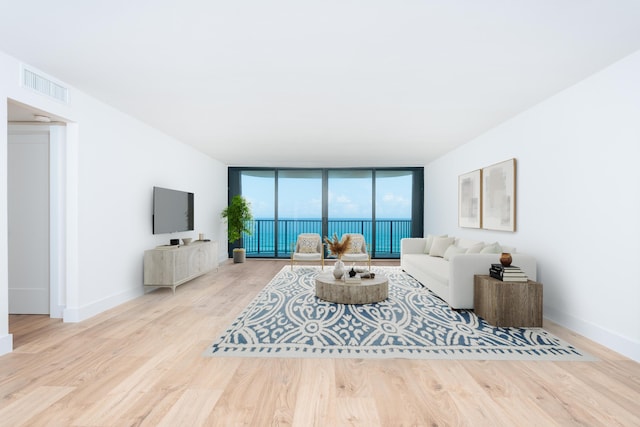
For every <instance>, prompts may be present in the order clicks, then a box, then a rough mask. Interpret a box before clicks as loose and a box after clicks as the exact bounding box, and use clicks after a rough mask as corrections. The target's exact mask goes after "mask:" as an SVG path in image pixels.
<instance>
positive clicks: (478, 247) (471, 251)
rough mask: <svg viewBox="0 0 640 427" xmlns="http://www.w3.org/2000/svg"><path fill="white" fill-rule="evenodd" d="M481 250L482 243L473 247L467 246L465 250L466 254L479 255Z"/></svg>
mask: <svg viewBox="0 0 640 427" xmlns="http://www.w3.org/2000/svg"><path fill="white" fill-rule="evenodd" d="M482 248H484V243H482V242H480V243H477V244H475V245H473V246H469V247H468V248H467V253H468V254H479V253H480V251H481V250H482Z"/></svg>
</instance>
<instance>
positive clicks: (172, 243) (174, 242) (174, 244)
mask: <svg viewBox="0 0 640 427" xmlns="http://www.w3.org/2000/svg"><path fill="white" fill-rule="evenodd" d="M169 243H170V244H171V246H178V245H179V244H180V239H171V240H169Z"/></svg>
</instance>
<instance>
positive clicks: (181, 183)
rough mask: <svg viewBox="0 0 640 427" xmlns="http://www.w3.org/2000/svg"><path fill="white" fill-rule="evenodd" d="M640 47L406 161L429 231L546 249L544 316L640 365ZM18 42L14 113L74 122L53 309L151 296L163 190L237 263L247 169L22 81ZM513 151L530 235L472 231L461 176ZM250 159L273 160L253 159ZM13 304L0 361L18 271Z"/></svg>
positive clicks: (8, 106)
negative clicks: (175, 195) (232, 203)
mask: <svg viewBox="0 0 640 427" xmlns="http://www.w3.org/2000/svg"><path fill="white" fill-rule="evenodd" d="M630 31H631V30H630ZM629 39H630V40H631V42H630V43H629V44H628V45H626V46H624V47H623V48H621V49H620V51H619V53H618V57H617V58H616V59H615V60H613V61H611V62H610V63H607V64H603V65H602V66H600V67H598V68H595V69H592V70H590V72H588V73H587V74H585V75H583V76H581V77H579V78H576V79H575V80H573V81H567V82H566V85H565V86H564V88H563V89H562V90H559V91H557V92H554V93H553V94H550V96H548V97H546V99H544V100H541V101H540V102H536V103H534V105H529V106H527V107H526V108H523V109H522V110H521V111H520V112H519V113H518V114H516V115H514V116H513V117H510V118H508V119H507V120H505V121H502V122H499V123H494V124H493V125H492V126H490V127H487V128H486V129H483V130H482V131H478V132H476V133H474V134H470V135H469V138H468V139H467V140H466V141H464V143H461V144H458V145H456V146H455V147H454V148H453V149H451V150H448V151H443V152H442V153H440V154H438V155H436V156H434V157H433V158H431V159H429V160H428V161H426V162H424V163H419V162H418V163H416V162H415V161H414V160H413V159H414V158H416V157H418V156H417V153H419V152H420V150H421V148H420V145H419V144H418V143H415V144H414V148H412V150H411V151H408V152H407V153H406V157H407V158H410V159H411V162H412V164H411V165H412V166H424V172H425V177H424V189H425V190H424V200H425V218H424V230H425V234H426V233H449V234H452V235H456V236H462V237H467V238H470V239H476V240H482V241H485V242H493V241H499V242H501V243H504V244H508V245H510V246H514V247H516V248H517V250H518V251H522V252H526V253H529V254H533V255H534V256H535V257H536V259H537V265H538V276H537V279H538V281H540V282H541V283H543V284H544V315H545V318H547V319H549V320H551V321H553V322H556V323H557V324H559V325H561V326H563V327H565V328H567V329H569V330H571V331H575V332H576V333H578V334H580V335H582V336H584V337H586V338H588V339H591V340H593V341H595V342H597V343H599V344H601V345H604V346H606V347H608V348H609V349H612V350H613V351H615V352H617V353H620V354H621V355H624V356H626V357H628V358H630V359H632V360H635V361H640V311H639V310H637V307H636V305H637V302H638V301H640V286H638V285H637V282H638V280H637V279H633V277H634V276H633V273H632V272H631V271H630V267H631V266H633V265H635V261H636V260H637V259H639V258H640V248H639V247H638V245H637V244H636V243H635V241H636V240H637V237H638V236H640V225H639V223H638V221H637V212H638V211H639V209H640V196H639V194H640V193H639V192H638V191H637V189H635V188H634V187H633V185H634V184H635V183H637V182H640V168H638V167H637V166H636V164H635V163H636V153H637V147H638V139H639V137H640V120H638V119H637V118H638V116H639V115H640V80H639V79H638V77H637V76H638V75H640V51H638V48H640V39H639V38H638V34H637V31H636V32H634V33H632V35H630V36H629ZM551 42H552V41H550V43H551ZM4 44H5V43H4V42H3V43H0V49H2V50H3V51H2V52H0V99H1V100H2V102H0V116H1V117H9V116H10V112H11V111H12V110H13V111H24V110H26V111H29V112H31V113H34V112H37V113H39V114H41V115H46V116H48V117H51V118H52V121H53V122H63V123H64V128H65V130H64V136H63V137H62V138H63V141H64V144H62V145H63V147H61V152H60V153H61V154H60V155H61V158H63V159H64V173H63V175H64V180H61V181H60V189H61V191H62V192H63V193H64V195H65V196H64V199H63V200H64V209H63V210H62V211H63V213H62V218H61V220H60V225H59V228H58V229H57V230H56V232H57V233H58V235H59V236H62V237H61V239H60V241H61V242H62V243H61V246H60V247H61V248H62V250H61V253H60V254H59V258H58V259H57V265H58V267H59V269H58V270H59V272H60V273H59V276H60V290H59V291H58V292H57V294H56V298H55V300H54V301H53V302H52V315H53V314H54V313H57V317H60V318H62V319H63V320H64V321H65V322H82V321H85V320H87V319H90V318H92V317H93V316H95V315H97V314H100V313H103V312H105V311H106V310H109V309H112V308H114V307H118V306H119V305H121V304H123V303H125V302H128V301H131V300H133V299H135V298H137V297H139V296H141V295H143V293H144V290H143V287H142V263H141V259H142V254H143V253H144V251H145V250H147V249H149V248H153V247H155V246H158V245H162V244H166V243H167V240H168V237H167V236H164V235H153V234H152V232H151V225H150V209H151V208H150V206H151V197H152V193H151V191H152V188H153V187H154V186H161V187H167V188H177V189H185V190H188V191H191V192H193V193H194V194H195V195H196V198H197V201H196V205H195V209H196V210H195V230H196V231H195V233H203V234H204V235H205V236H206V237H207V238H209V239H211V240H213V241H216V242H218V245H219V246H218V253H219V254H220V261H224V260H226V254H227V242H226V240H225V236H226V233H225V228H224V227H225V226H224V223H223V222H222V221H221V220H220V212H221V211H222V210H223V209H224V207H225V206H226V204H227V168H228V166H234V164H230V163H228V162H225V161H222V160H217V158H216V156H215V155H211V154H209V153H206V152H204V151H202V150H200V149H198V148H196V147H194V146H193V145H188V144H186V143H184V142H182V141H180V140H179V139H177V138H175V137H172V136H169V135H168V134H167V133H166V132H163V131H161V130H159V129H157V128H155V127H153V126H151V125H149V124H147V123H145V122H143V121H141V120H139V119H137V118H136V117H135V115H134V114H133V112H132V111H129V112H124V111H120V110H118V109H117V108H115V107H113V106H112V105H110V102H109V100H108V99H99V98H97V97H95V96H93V95H89V94H88V93H85V92H84V91H83V90H81V89H80V86H78V87H75V86H74V85H72V84H69V83H67V82H65V81H64V79H61V78H59V77H58V76H57V75H56V74H55V72H54V71H55V70H43V71H45V72H46V73H43V74H44V75H46V76H50V77H51V78H52V79H55V81H57V82H60V83H62V84H64V86H65V87H67V88H68V90H69V99H70V100H71V102H70V103H67V104H65V103H61V102H59V101H57V100H53V99H50V98H48V97H46V96H42V95H41V94H40V93H37V92H35V91H33V90H29V89H26V88H24V87H23V86H22V85H21V83H20V81H19V76H20V75H21V73H22V70H23V69H24V67H25V66H27V67H31V68H32V69H33V70H36V71H38V70H39V68H38V67H36V66H35V65H33V64H30V63H29V62H28V61H27V60H26V59H24V58H21V57H20V55H19V54H17V53H13V54H9V53H4V49H5V46H4ZM40 68H43V67H40ZM79 73H82V70H79ZM78 82H79V84H82V83H83V80H82V79H78ZM490 96H491V94H487V97H490ZM5 100H6V101H7V102H5ZM203 114H205V116H206V111H203ZM208 119H209V117H205V118H198V119H197V120H208ZM470 119H471V118H470ZM194 120H195V119H194ZM359 124H361V123H359ZM8 132H9V126H8V120H3V121H2V124H1V125H0V164H2V165H3V167H2V169H3V170H6V167H5V165H6V164H7V161H8V159H7V148H6V147H7V144H8V142H7V134H8ZM224 143H225V142H224V139H220V140H216V142H215V144H213V145H212V147H210V148H209V149H210V150H212V151H213V152H215V150H216V146H218V145H223V144H224ZM274 144H275V143H274ZM315 147H316V146H315V145H314V146H311V147H307V148H305V150H304V151H300V150H299V151H298V152H297V153H292V152H290V151H286V152H283V159H285V160H283V161H282V164H280V165H279V166H288V165H290V164H287V162H286V161H287V160H288V159H291V158H293V159H300V160H299V161H300V164H297V165H296V166H305V165H306V164H307V162H308V160H307V158H308V155H309V154H308V153H309V152H310V151H312V150H315V149H316V148H315ZM363 149H366V144H364V148H363V145H357V146H356V148H354V149H353V151H351V148H349V147H345V149H344V152H340V153H339V154H338V155H337V156H333V154H331V157H330V158H331V159H334V158H335V157H337V159H335V164H336V165H338V166H345V165H349V160H348V159H349V158H350V157H353V155H354V153H359V152H362V151H363ZM220 150H221V152H224V150H228V148H224V149H223V148H222V147H221V148H220ZM278 150H281V147H279V146H278V145H277V144H275V145H274V151H278ZM283 151H284V150H283ZM509 158H515V159H517V229H516V232H514V233H505V232H496V231H488V230H474V229H462V228H459V227H458V223H457V219H458V198H457V197H458V187H457V186H458V176H459V175H461V174H463V173H466V172H469V171H472V170H476V169H479V168H482V167H485V166H487V165H491V164H494V163H497V162H500V161H503V160H506V159H509ZM372 159H375V160H371V162H373V161H376V162H378V164H377V165H374V164H369V165H368V166H383V165H385V161H386V153H385V152H381V153H376V154H375V156H374V157H372ZM247 161H248V162H249V161H253V162H256V161H258V160H256V159H254V158H252V155H251V153H247ZM243 166H244V165H243ZM269 166H277V165H276V164H272V163H270V164H269ZM325 166H329V165H325ZM391 166H395V165H391ZM7 212H8V209H7V177H6V174H4V173H3V174H0V224H2V226H0V241H2V242H6V241H7V240H8V234H9V230H8V227H7V226H6V224H7ZM172 237H176V238H182V237H195V236H194V233H184V234H177V235H175V236H173V235H172ZM8 256H9V255H8V248H7V245H2V246H0V271H2V272H7V269H8V267H7V266H8ZM598 271H600V272H601V271H606V272H607V274H606V275H604V274H603V273H598ZM0 295H3V296H4V297H3V298H2V301H3V302H2V303H0V354H6V353H10V352H11V351H12V350H13V349H14V348H13V343H12V335H11V331H10V329H9V323H8V317H9V311H8V304H7V298H6V296H7V295H8V277H7V274H6V273H3V274H2V275H1V276H0Z"/></svg>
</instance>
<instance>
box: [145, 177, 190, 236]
mask: <svg viewBox="0 0 640 427" xmlns="http://www.w3.org/2000/svg"><path fill="white" fill-rule="evenodd" d="M191 230H193V193H188V192H186V191H178V190H169V189H168V188H161V187H153V234H164V233H175V232H177V231H191Z"/></svg>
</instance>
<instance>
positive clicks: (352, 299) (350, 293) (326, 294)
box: [316, 273, 389, 304]
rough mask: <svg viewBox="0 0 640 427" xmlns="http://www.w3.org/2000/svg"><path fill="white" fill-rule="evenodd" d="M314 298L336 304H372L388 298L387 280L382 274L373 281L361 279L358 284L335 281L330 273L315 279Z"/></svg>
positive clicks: (377, 275)
mask: <svg viewBox="0 0 640 427" xmlns="http://www.w3.org/2000/svg"><path fill="white" fill-rule="evenodd" d="M316 296H317V297H318V298H320V299H323V300H325V301H330V302H337V303H338V304H372V303H374V302H380V301H384V300H386V299H387V298H388V297H389V280H388V279H387V276H385V275H383V274H376V277H374V278H373V279H362V282H360V283H347V282H345V281H344V280H336V279H335V278H334V277H333V274H331V273H324V274H320V275H319V276H318V277H317V278H316Z"/></svg>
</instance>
